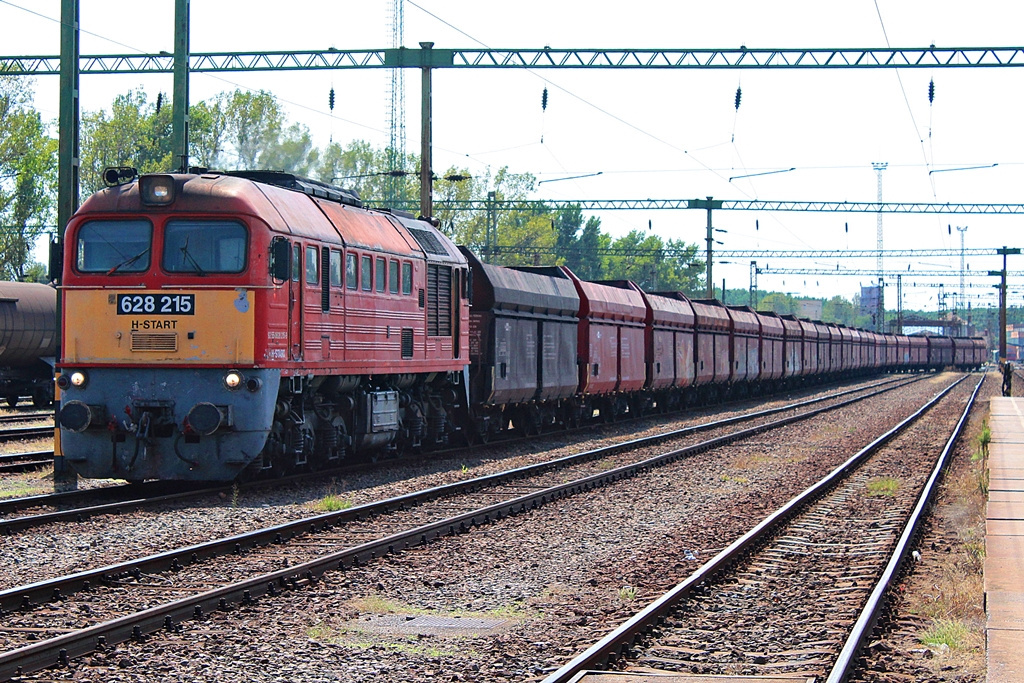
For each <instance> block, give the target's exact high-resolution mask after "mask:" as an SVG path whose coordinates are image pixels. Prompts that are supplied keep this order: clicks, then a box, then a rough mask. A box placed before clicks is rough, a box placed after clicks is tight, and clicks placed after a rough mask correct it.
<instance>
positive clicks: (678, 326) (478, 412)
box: [57, 170, 985, 481]
mask: <svg viewBox="0 0 1024 683" xmlns="http://www.w3.org/2000/svg"><path fill="white" fill-rule="evenodd" d="M109 184H110V185H111V187H108V188H107V189H104V190H101V191H100V192H98V193H97V194H95V195H93V196H92V197H90V198H89V199H88V200H87V201H86V202H85V203H83V205H82V206H81V208H80V209H79V210H78V212H77V213H76V214H75V215H74V217H73V218H72V220H71V221H70V222H69V224H68V226H67V229H66V232H65V239H64V244H65V250H64V254H63V284H62V286H63V293H64V296H63V307H62V311H61V321H62V325H63V328H62V333H63V339H64V343H63V349H62V357H61V359H60V362H59V364H58V371H59V377H58V380H57V385H58V387H59V388H60V390H61V393H62V395H61V397H60V398H61V408H60V411H59V415H58V417H59V425H60V431H61V444H62V450H63V454H64V456H65V458H66V459H67V461H68V463H69V464H70V465H71V466H72V467H73V468H74V469H75V470H76V471H77V472H78V473H80V474H81V475H83V476H86V477H114V478H121V479H128V480H132V481H136V480H143V479H165V480H204V481H213V480H219V481H224V480H232V479H235V478H237V477H239V476H242V475H243V473H245V476H248V475H249V474H253V473H258V472H261V471H266V470H270V471H271V473H273V472H275V471H277V472H288V471H295V470H302V469H315V468H322V467H327V466H330V465H331V464H333V463H337V462H340V461H341V460H342V459H344V458H346V457H348V456H350V455H352V454H355V453H371V452H377V453H379V452H388V451H392V452H393V451H404V450H409V449H422V450H429V449H432V448H437V447H440V446H443V445H445V444H448V443H454V442H474V441H483V440H487V439H491V438H494V437H498V436H501V435H502V434H504V433H506V432H509V431H510V430H516V431H517V432H519V433H526V434H534V433H538V432H540V431H542V430H548V429H556V428H560V427H564V426H571V425H577V424H581V423H585V422H589V421H594V420H603V421H610V420H614V419H616V418H619V417H620V416H623V415H630V414H632V415H636V414H643V413H646V412H649V411H664V410H668V409H671V408H676V407H679V406H683V405H686V404H691V403H697V402H704V401H708V400H712V399H716V398H721V397H723V396H726V395H740V394H744V393H752V392H757V391H761V390H764V389H768V388H772V387H776V386H781V385H792V384H795V383H798V382H809V381H817V380H821V379H824V378H829V377H840V376H849V375H853V374H858V373H865V372H876V371H880V370H924V369H927V368H938V367H943V366H948V365H958V366H962V367H973V366H977V365H981V363H982V362H983V361H984V351H985V349H984V344H983V342H982V341H981V340H980V339H953V338H950V337H932V338H923V337H921V338H913V337H905V336H894V335H880V334H874V333H871V332H865V331H863V330H856V329H850V328H847V327H842V326H839V325H831V324H826V323H821V322H815V321H809V320H799V319H796V318H792V317H787V316H781V317H780V316H776V315H774V314H770V313H758V312H755V311H752V310H750V309H749V308H745V307H732V306H723V305H722V304H720V303H719V302H717V301H701V300H690V299H688V298H687V297H686V296H684V295H683V294H681V293H679V292H661V293H656V292H645V291H643V290H641V289H640V288H639V287H637V286H636V285H635V284H634V283H632V282H626V281H617V282H587V281H584V280H581V279H580V278H578V277H577V276H576V275H575V274H574V273H573V272H572V271H570V270H569V269H568V268H564V267H550V268H543V267H541V268H504V267H498V266H494V265H490V264H487V263H484V262H482V261H481V260H480V259H478V258H477V257H476V256H475V255H474V254H473V253H472V252H471V251H470V250H468V249H465V248H459V247H457V246H456V245H455V244H454V243H453V242H452V241H451V240H450V239H449V238H448V237H446V236H445V235H444V234H443V233H442V232H441V231H439V230H438V229H437V226H436V223H433V222H431V221H429V220H419V219H415V218H413V217H412V216H411V215H409V214H405V213H402V212H398V211H389V210H383V209H368V208H365V207H364V206H363V205H362V203H361V202H360V200H359V199H358V197H357V196H356V195H355V194H353V193H351V192H348V191H345V190H343V189H340V188H337V187H334V186H330V185H326V184H322V183H318V182H315V181H311V180H308V179H304V178H300V177H297V176H293V175H289V174H284V173H276V172H263V171H253V172H228V173H221V172H217V173H211V172H199V173H189V174H152V175H143V176H141V177H139V178H135V177H134V174H133V173H132V172H130V171H129V172H125V171H124V170H121V171H116V172H113V173H112V174H110V183H109Z"/></svg>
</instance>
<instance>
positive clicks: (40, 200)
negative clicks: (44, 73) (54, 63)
mask: <svg viewBox="0 0 1024 683" xmlns="http://www.w3.org/2000/svg"><path fill="white" fill-rule="evenodd" d="M32 85H33V82H32V81H31V80H27V79H21V78H18V77H0V122H2V125H0V276H2V277H3V278H4V279H12V278H13V279H23V278H24V277H25V275H26V269H27V268H28V267H29V266H30V256H29V255H30V253H31V250H32V245H33V244H34V243H35V241H36V239H37V238H38V237H39V236H40V235H41V234H42V233H43V232H45V231H46V230H47V226H48V225H52V223H53V221H54V216H53V209H54V194H55V189H56V176H57V141H56V140H54V139H52V138H50V137H48V136H47V135H46V129H45V126H44V125H43V122H42V120H41V118H40V116H39V114H38V112H36V111H35V110H34V109H33V108H32Z"/></svg>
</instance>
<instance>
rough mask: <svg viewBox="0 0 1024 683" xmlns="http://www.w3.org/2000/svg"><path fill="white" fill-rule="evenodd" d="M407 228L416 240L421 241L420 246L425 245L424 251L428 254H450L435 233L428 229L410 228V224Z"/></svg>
mask: <svg viewBox="0 0 1024 683" xmlns="http://www.w3.org/2000/svg"><path fill="white" fill-rule="evenodd" d="M406 229H407V230H408V231H409V233H410V234H411V235H412V236H413V237H414V238H415V239H416V241H417V242H419V243H420V246H421V247H423V251H425V252H427V253H428V254H437V255H438V256H448V250H447V249H445V248H444V245H443V244H441V240H439V239H437V236H436V235H434V233H432V232H429V231H427V230H420V229H419V228H409V227H408V226H407V227H406Z"/></svg>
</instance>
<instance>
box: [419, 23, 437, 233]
mask: <svg viewBox="0 0 1024 683" xmlns="http://www.w3.org/2000/svg"><path fill="white" fill-rule="evenodd" d="M433 46H434V44H433V43H420V47H421V48H423V52H424V57H423V59H422V61H421V63H422V65H423V66H422V67H421V68H422V70H423V91H422V94H421V97H422V100H423V101H422V109H421V112H420V126H421V130H420V215H421V216H423V217H425V218H429V217H430V216H432V215H433V214H434V209H433V206H432V201H433V189H434V173H433V170H432V168H431V164H432V160H431V158H430V157H431V152H432V146H431V135H432V132H431V128H430V116H431V90H430V87H431V86H430V70H431V69H432V68H433V67H432V66H431V64H430V58H429V51H430V49H431V48H432V47H433Z"/></svg>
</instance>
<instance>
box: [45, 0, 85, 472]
mask: <svg viewBox="0 0 1024 683" xmlns="http://www.w3.org/2000/svg"><path fill="white" fill-rule="evenodd" d="M60 21H61V24H60V54H61V58H60V124H59V125H60V132H59V134H58V135H59V140H58V142H57V157H58V170H57V179H58V180H57V240H56V243H55V244H53V245H51V249H53V250H54V252H55V254H54V256H55V257H56V258H51V259H50V261H51V263H52V264H53V265H54V269H55V270H56V271H57V272H53V273H50V277H52V278H55V279H56V281H57V284H60V278H61V272H60V270H61V262H62V261H63V258H62V254H63V253H64V239H63V235H64V228H65V227H66V226H67V224H68V221H70V220H71V216H72V215H73V214H74V213H75V210H76V209H78V172H79V161H78V111H79V110H78V65H79V55H78V46H79V42H78V38H79V7H78V0H61V3H60ZM62 298H63V297H62V296H61V290H60V288H59V287H58V289H57V311H58V315H59V314H60V311H61V310H62V307H63V301H62ZM60 329H61V326H60V325H58V326H57V357H58V358H59V357H60V355H61V346H62V339H61V336H60ZM54 411H55V413H54V418H55V422H54V424H58V423H57V422H56V417H57V415H58V414H59V411H60V394H59V390H58V394H57V400H56V401H55V402H54ZM77 488H78V474H77V473H76V472H75V471H74V470H73V469H71V467H70V466H69V465H68V462H67V460H66V459H65V457H64V452H63V450H62V449H61V443H60V429H59V428H57V429H54V434H53V490H54V491H56V492H61V491H73V490H74V489H77Z"/></svg>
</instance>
